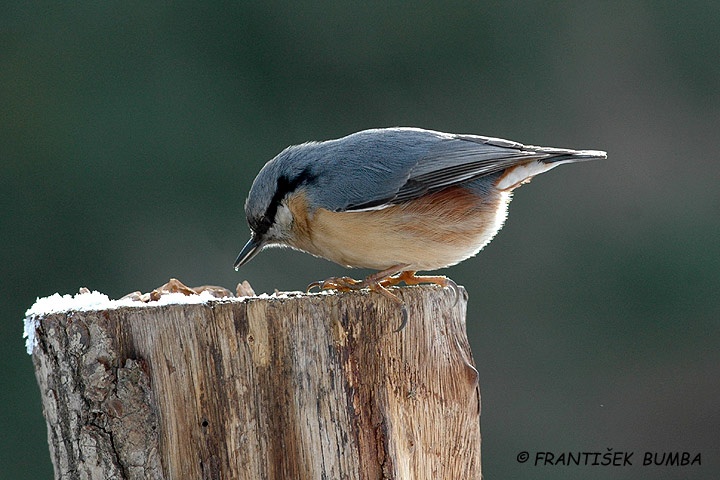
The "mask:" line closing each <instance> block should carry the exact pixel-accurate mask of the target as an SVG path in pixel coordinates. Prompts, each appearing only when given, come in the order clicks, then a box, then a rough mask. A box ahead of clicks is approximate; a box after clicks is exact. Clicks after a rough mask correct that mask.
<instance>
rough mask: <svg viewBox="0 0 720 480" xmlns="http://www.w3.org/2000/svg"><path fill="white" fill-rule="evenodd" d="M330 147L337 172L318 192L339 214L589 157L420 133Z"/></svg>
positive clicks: (386, 133)
mask: <svg viewBox="0 0 720 480" xmlns="http://www.w3.org/2000/svg"><path fill="white" fill-rule="evenodd" d="M332 142H336V143H335V144H333V143H332ZM325 143H326V144H330V145H328V146H329V147H330V148H331V149H333V150H334V151H333V152H328V153H329V154H330V155H329V156H330V157H332V159H333V160H332V161H328V163H327V164H326V165H324V167H323V168H326V169H327V168H330V169H331V170H330V171H331V172H332V173H330V174H329V175H323V177H324V179H325V180H326V181H327V182H328V184H327V185H324V186H323V185H318V187H320V191H321V192H322V193H321V195H323V196H324V198H323V201H322V202H321V203H322V204H324V205H327V207H326V208H330V209H332V210H335V211H358V210H367V209H375V208H383V207H385V206H388V205H393V204H397V203H401V202H405V201H408V200H412V199H414V198H418V197H420V196H422V195H425V194H426V193H428V192H433V191H437V190H441V189H443V188H446V187H449V186H453V185H458V184H462V183H464V182H468V181H471V180H476V179H478V178H481V177H485V176H489V175H493V174H495V173H498V172H502V171H504V170H506V169H507V168H510V167H512V166H515V165H520V164H524V163H528V162H531V161H533V160H538V161H542V162H545V163H548V162H563V161H579V160H583V159H585V158H584V157H583V154H584V153H586V152H584V151H576V150H569V149H558V148H547V147H533V146H526V145H523V144H520V143H517V142H513V141H509V140H503V139H499V138H492V137H482V136H478V135H455V134H446V133H441V132H434V131H429V130H421V129H414V128H391V129H380V130H366V131H364V132H359V133H357V134H354V135H350V136H348V137H345V138H343V139H339V140H337V141H331V142H325ZM590 153H598V152H590ZM600 153H603V152H600ZM592 158H597V156H592ZM587 159H590V157H589V156H588V158H587ZM333 167H337V168H335V169H334V170H333ZM339 167H341V168H339Z"/></svg>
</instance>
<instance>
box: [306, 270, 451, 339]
mask: <svg viewBox="0 0 720 480" xmlns="http://www.w3.org/2000/svg"><path fill="white" fill-rule="evenodd" d="M406 267H407V265H396V266H394V267H391V268H388V269H387V270H383V271H381V272H377V273H373V274H372V275H369V276H368V277H366V278H365V279H364V280H355V279H354V278H350V277H331V278H328V279H327V280H323V281H319V282H313V283H311V284H310V285H308V287H307V291H308V292H309V291H310V290H312V289H313V288H317V289H318V290H337V291H339V292H349V291H357V290H362V289H363V288H367V289H368V290H370V291H371V292H377V293H379V294H381V295H382V296H384V297H385V298H387V299H389V300H392V301H393V302H395V303H397V304H398V305H399V306H400V309H401V311H402V315H403V318H402V322H401V323H400V326H399V327H398V328H397V330H395V331H396V332H399V331H400V330H402V329H403V328H405V325H407V321H408V316H409V314H408V310H407V306H406V305H405V303H404V302H403V301H402V300H400V298H399V297H398V296H397V295H395V294H394V293H392V292H391V291H390V290H389V288H391V287H394V286H397V285H399V284H400V283H405V285H420V284H423V283H431V284H435V285H439V286H441V287H443V288H446V287H450V289H451V290H452V291H453V293H454V296H455V300H454V303H453V305H455V304H457V302H458V299H459V298H460V289H459V288H458V286H457V284H456V283H455V282H454V281H452V280H451V279H450V278H448V277H445V276H442V275H437V276H429V275H419V276H418V275H415V272H414V271H407V270H403V269H404V268H406Z"/></svg>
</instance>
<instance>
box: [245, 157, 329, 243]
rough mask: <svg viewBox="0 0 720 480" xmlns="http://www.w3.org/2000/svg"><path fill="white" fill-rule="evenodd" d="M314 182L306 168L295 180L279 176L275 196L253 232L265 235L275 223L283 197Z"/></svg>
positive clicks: (254, 226)
mask: <svg viewBox="0 0 720 480" xmlns="http://www.w3.org/2000/svg"><path fill="white" fill-rule="evenodd" d="M314 180H315V175H313V174H311V173H310V168H309V167H306V168H305V169H304V170H303V171H302V172H300V173H299V174H298V175H297V176H296V177H295V178H292V179H289V178H288V177H287V176H285V175H280V176H279V177H278V179H277V187H276V188H275V194H274V195H273V197H272V199H271V200H270V204H269V205H268V208H267V210H265V215H263V217H262V218H261V219H260V221H259V222H257V224H256V225H253V231H255V233H256V234H258V235H261V236H262V235H264V234H266V233H267V231H268V230H269V229H270V227H272V225H273V223H275V216H276V215H277V211H278V208H279V207H280V202H282V201H283V199H284V198H285V197H287V196H288V195H289V194H290V193H292V192H294V191H295V190H297V188H298V187H299V186H300V185H302V184H306V183H311V182H313V181H314Z"/></svg>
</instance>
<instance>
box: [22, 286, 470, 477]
mask: <svg viewBox="0 0 720 480" xmlns="http://www.w3.org/2000/svg"><path fill="white" fill-rule="evenodd" d="M461 291H462V294H463V296H464V295H465V293H464V290H461ZM397 292H398V295H399V296H400V297H401V298H402V299H403V301H404V302H405V303H406V305H407V307H408V311H409V322H408V325H407V327H406V328H405V329H404V330H402V331H401V332H399V333H396V332H394V331H393V330H394V329H395V328H396V327H397V326H398V325H399V324H400V322H401V312H400V310H399V308H398V306H397V304H395V303H393V302H391V301H389V300H387V299H385V298H384V297H382V296H380V295H377V294H372V293H366V292H352V293H343V294H331V295H329V294H319V295H317V294H316V295H304V294H303V295H300V294H298V295H295V296H288V297H286V298H282V297H281V298H273V297H266V298H245V299H230V300H219V301H211V302H208V303H206V304H190V305H166V306H155V307H153V306H151V305H149V306H142V307H137V308H136V307H124V308H119V309H116V310H104V311H91V312H71V313H66V314H52V315H48V316H45V317H43V318H41V319H40V320H41V321H40V324H39V328H38V332H37V333H38V338H39V344H38V346H37V347H36V348H35V350H34V352H33V358H34V363H35V369H36V376H37V380H38V383H39V385H40V390H41V393H42V400H43V410H44V413H45V417H46V420H47V423H48V439H49V443H50V450H51V454H52V459H53V464H54V466H55V474H56V477H57V478H62V479H66V478H67V479H70V478H98V479H100V478H102V479H105V478H123V479H124V478H168V479H170V478H172V479H175V478H193V479H194V478H208V479H215V478H222V479H296V478H297V479H321V478H327V479H378V478H389V479H425V478H427V479H443V478H447V479H472V478H480V424H479V417H480V393H479V388H478V378H477V371H476V370H475V368H474V366H473V360H472V357H471V353H470V348H469V345H468V341H467V338H466V335H465V307H466V298H464V297H463V298H460V299H458V302H457V303H454V298H453V294H452V292H450V291H449V290H448V289H446V290H442V289H440V288H437V287H430V286H423V287H404V288H401V289H398V290H397Z"/></svg>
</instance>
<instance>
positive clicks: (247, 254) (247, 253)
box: [235, 234, 265, 270]
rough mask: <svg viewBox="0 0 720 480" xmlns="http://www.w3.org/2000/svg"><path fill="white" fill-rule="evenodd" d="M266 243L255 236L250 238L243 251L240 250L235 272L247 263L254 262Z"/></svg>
mask: <svg viewBox="0 0 720 480" xmlns="http://www.w3.org/2000/svg"><path fill="white" fill-rule="evenodd" d="M264 243H265V242H263V240H262V238H261V237H260V236H258V235H255V234H253V235H252V236H251V237H250V240H248V242H247V243H246V244H245V246H244V247H243V249H242V250H240V253H239V254H238V257H237V260H235V270H237V269H238V268H240V267H241V266H243V265H245V264H246V263H247V262H249V261H250V260H252V258H253V257H254V256H255V255H257V254H258V253H260V250H262V248H263V246H264Z"/></svg>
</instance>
